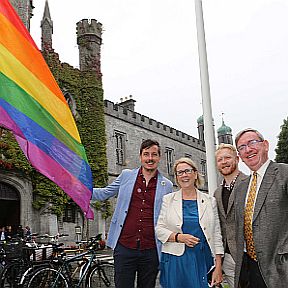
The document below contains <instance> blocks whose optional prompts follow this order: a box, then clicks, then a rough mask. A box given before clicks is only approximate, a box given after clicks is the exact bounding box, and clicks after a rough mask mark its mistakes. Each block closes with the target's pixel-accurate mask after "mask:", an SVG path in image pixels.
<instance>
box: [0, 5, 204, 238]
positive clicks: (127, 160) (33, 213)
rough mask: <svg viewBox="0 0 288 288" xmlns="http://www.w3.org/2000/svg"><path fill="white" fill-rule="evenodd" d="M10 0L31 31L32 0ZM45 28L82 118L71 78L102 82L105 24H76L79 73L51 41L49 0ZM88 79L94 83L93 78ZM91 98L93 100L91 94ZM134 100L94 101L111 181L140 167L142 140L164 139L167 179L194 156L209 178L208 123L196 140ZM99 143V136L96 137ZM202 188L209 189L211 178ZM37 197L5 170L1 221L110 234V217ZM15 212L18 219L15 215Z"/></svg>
mask: <svg viewBox="0 0 288 288" xmlns="http://www.w3.org/2000/svg"><path fill="white" fill-rule="evenodd" d="M11 3H12V4H13V5H14V7H15V8H16V10H17V11H18V13H19V14H20V17H21V19H22V20H23V22H24V24H25V25H26V27H28V29H29V27H30V18H31V17H32V15H33V14H32V10H33V1H32V0H20V1H13V0H11ZM41 27H42V43H41V47H42V51H44V52H45V51H46V52H47V51H48V52H49V53H50V52H51V54H49V57H50V58H51V57H52V58H53V59H56V62H57V63H58V62H59V63H58V66H57V67H60V68H59V69H60V71H59V70H57V69H56V70H55V67H50V68H51V71H52V72H54V73H57V75H56V74H54V76H57V80H58V81H59V82H60V83H61V84H62V87H61V88H62V91H63V94H64V96H65V97H66V99H67V102H68V103H69V105H70V108H71V110H72V113H73V115H74V117H75V119H76V120H79V118H81V116H79V113H78V110H79V109H78V108H79V107H77V103H78V105H79V103H80V104H81V105H79V106H83V105H84V103H81V97H84V96H83V94H81V93H82V90H81V89H80V90H77V89H76V88H75V87H73V85H72V84H71V83H72V82H71V79H73V78H75V77H76V76H75V75H78V76H79V75H82V74H81V73H82V72H84V73H86V72H87V71H88V72H89V71H90V72H91V71H92V73H95V75H96V77H97V79H98V80H99V81H100V83H102V80H101V77H102V74H101V65H100V64H101V61H100V50H101V49H100V48H101V43H102V34H101V24H100V23H99V22H97V21H96V20H93V19H92V20H91V21H88V20H85V19H84V20H81V21H80V22H78V23H77V43H78V46H79V66H80V71H79V70H78V69H75V68H73V67H72V66H69V64H67V63H61V62H60V60H59V56H58V54H57V53H54V50H53V45H52V34H53V21H52V19H51V16H50V11H49V6H48V2H47V1H46V3H45V9H44V13H43V19H42V21H41ZM48 64H49V63H48ZM55 71H56V72H55ZM59 75H60V76H59ZM63 75H64V76H63ZM65 75H66V76H65ZM83 75H86V74H83ZM78 76H77V77H78ZM65 77H66V78H65ZM81 77H82V76H81ZM82 78H83V77H82ZM85 81H86V82H87V83H88V84H89V81H88V80H85ZM86 82H85V83H84V84H85V85H86V87H85V88H86V93H91V95H92V94H93V93H95V89H96V90H97V91H99V90H101V89H102V87H95V86H93V85H91V87H90V86H89V85H88V90H87V83H86ZM84 84H83V85H84ZM77 87H78V86H77ZM87 91H88V92H87ZM89 91H90V92H89ZM78 94H79V95H80V96H79V97H80V99H79V97H78V98H77V95H78ZM104 95H105V94H104ZM88 96H89V95H88ZM76 98H77V99H76ZM87 99H89V97H88V98H87ZM76 100H77V101H76ZM79 101H80V102H79ZM85 101H86V100H85ZM135 102H136V101H135V100H134V99H132V98H131V97H128V98H126V99H124V100H123V101H121V102H120V103H118V104H116V103H113V102H111V101H109V100H104V102H103V100H102V102H97V101H96V102H95V104H93V105H92V106H95V105H96V106H97V105H100V106H101V105H104V115H103V119H105V131H104V133H105V134H106V141H107V145H106V158H107V163H108V182H109V183H111V182H112V181H113V180H114V179H115V178H116V177H117V176H118V175H119V174H120V173H121V171H122V170H123V169H127V168H134V167H137V166H139V164H140V162H139V147H140V144H141V142H142V140H144V139H147V138H152V139H155V140H157V141H159V143H160V146H161V149H162V150H161V151H162V160H161V162H160V167H159V169H160V171H161V172H162V173H163V174H164V175H165V176H166V177H167V178H169V179H171V181H173V182H174V176H173V171H172V169H173V163H174V161H175V160H176V159H178V158H180V157H183V156H186V157H191V158H192V159H193V160H194V161H195V162H196V164H197V165H198V168H199V169H200V172H201V173H202V174H203V175H205V176H206V157H205V143H204V136H203V135H204V134H203V125H202V124H203V123H200V122H198V131H199V137H198V138H196V137H193V136H191V135H188V134H186V133H184V132H182V131H179V130H177V129H175V128H172V127H170V126H168V125H165V124H163V123H161V122H159V121H157V120H154V119H152V118H149V117H146V116H145V115H141V114H139V113H137V112H136V111H135ZM85 105H88V104H85ZM93 115H94V114H93ZM82 117H83V115H82ZM79 121H80V120H79ZM97 121H98V120H97ZM195 125H196V123H195ZM80 132H81V131H80ZM84 132H85V131H84ZM92 132H93V131H92ZM87 133H90V132H87ZM0 136H1V135H0ZM95 138H97V137H95ZM93 141H94V140H93ZM95 141H97V140H96V139H95ZM104 153H105V152H104ZM100 170H101V169H100ZM206 180H207V177H206ZM175 188H176V186H175ZM203 190H207V181H206V184H205V186H204V187H203ZM33 200H34V195H33V193H32V182H31V179H29V178H27V177H25V176H24V175H23V174H21V173H19V172H12V171H7V170H5V169H1V168H0V225H3V224H4V223H5V225H6V223H7V221H8V220H7V219H8V218H7V217H10V218H9V219H10V220H9V221H11V220H13V225H14V226H16V225H18V224H22V225H23V226H25V225H29V226H31V227H32V231H35V232H40V233H48V234H56V233H57V232H60V233H68V234H69V235H71V237H70V240H71V241H72V240H73V239H75V237H76V235H75V227H78V226H80V227H81V228H82V231H83V234H84V231H85V233H86V236H88V235H95V234H96V233H97V232H101V233H103V234H105V233H106V232H107V231H108V228H109V219H108V220H107V221H105V220H103V219H102V217H101V213H99V212H97V211H96V212H95V213H96V217H95V220H94V221H92V222H91V221H86V220H85V219H84V217H83V214H82V213H81V212H80V210H79V209H75V206H73V205H70V206H69V205H67V207H66V210H65V211H64V215H63V216H62V217H57V216H56V215H54V214H52V213H50V210H49V205H48V206H47V207H44V208H41V209H40V210H36V209H34V208H33V206H32V202H33ZM113 202H115V201H113V199H112V203H113ZM7 207H8V208H7ZM9 207H10V208H9ZM12 214H13V215H14V216H13V217H14V218H13V217H12V218H11V215H12ZM7 215H9V216H7Z"/></svg>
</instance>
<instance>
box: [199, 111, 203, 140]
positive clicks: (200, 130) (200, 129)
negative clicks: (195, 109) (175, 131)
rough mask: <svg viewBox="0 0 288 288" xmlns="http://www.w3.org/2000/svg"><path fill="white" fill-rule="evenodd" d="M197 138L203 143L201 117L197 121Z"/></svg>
mask: <svg viewBox="0 0 288 288" xmlns="http://www.w3.org/2000/svg"><path fill="white" fill-rule="evenodd" d="M197 129H198V138H199V140H201V141H204V119H203V115H202V116H200V117H199V118H198V119H197Z"/></svg>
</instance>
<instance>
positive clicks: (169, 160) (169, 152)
mask: <svg viewBox="0 0 288 288" xmlns="http://www.w3.org/2000/svg"><path fill="white" fill-rule="evenodd" d="M165 154H166V165H167V173H168V174H169V175H173V164H174V149H172V148H168V147H166V149H165Z"/></svg>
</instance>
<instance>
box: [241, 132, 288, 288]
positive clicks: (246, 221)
mask: <svg viewBox="0 0 288 288" xmlns="http://www.w3.org/2000/svg"><path fill="white" fill-rule="evenodd" d="M235 142H236V147H237V150H238V153H239V155H240V158H241V159H242V160H243V162H244V163H245V164H246V165H247V166H248V168H249V169H250V170H251V177H250V178H247V179H244V180H242V181H241V183H240V184H239V185H238V186H237V187H235V197H236V198H235V209H236V227H237V228H236V242H237V247H236V248H237V254H236V270H235V287H238V285H239V283H240V281H247V282H248V287H249V288H262V287H263V288H267V287H268V288H274V287H287V285H288V165H286V164H279V163H274V162H272V161H270V160H269V159H268V150H269V143H268V141H267V140H265V139H264V137H263V136H262V135H261V134H260V133H259V132H258V131H257V130H255V129H251V128H248V129H245V130H243V131H241V132H239V133H238V134H237V136H236V139H235ZM243 231H244V232H243Z"/></svg>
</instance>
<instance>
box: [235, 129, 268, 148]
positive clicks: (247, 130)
mask: <svg viewBox="0 0 288 288" xmlns="http://www.w3.org/2000/svg"><path fill="white" fill-rule="evenodd" d="M246 132H254V133H256V134H257V136H258V137H259V138H260V140H262V141H264V140H265V139H264V137H263V135H262V134H261V133H260V132H259V131H258V130H256V129H253V128H246V129H244V130H242V131H240V132H238V133H237V135H236V137H235V144H236V146H237V143H238V141H239V139H240V137H241V136H242V135H243V134H245V133H246Z"/></svg>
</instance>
